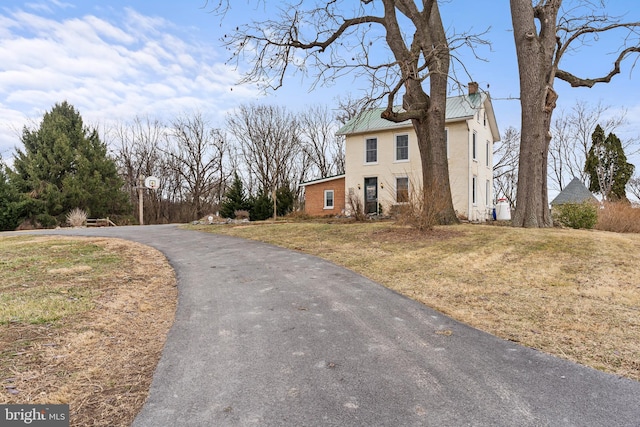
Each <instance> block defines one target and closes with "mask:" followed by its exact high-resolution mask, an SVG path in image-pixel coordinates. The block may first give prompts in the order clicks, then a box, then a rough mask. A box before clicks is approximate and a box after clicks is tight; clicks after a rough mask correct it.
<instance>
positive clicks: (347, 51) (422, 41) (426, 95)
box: [215, 0, 477, 224]
mask: <svg viewBox="0 0 640 427" xmlns="http://www.w3.org/2000/svg"><path fill="white" fill-rule="evenodd" d="M267 3H268V2H267V1H266V0H265V1H264V7H265V9H266V8H268V6H267ZM274 3H275V2H274ZM215 5H217V7H216V10H218V11H220V12H224V11H226V10H228V8H229V7H236V4H234V5H233V6H231V5H230V3H229V2H228V1H225V0H220V1H219V2H215ZM269 10H270V11H274V12H273V13H276V12H275V7H274V8H269ZM277 10H279V11H280V15H279V16H277V17H276V18H274V19H268V20H264V21H260V22H253V23H250V24H246V25H244V26H240V27H238V28H237V29H236V30H235V31H232V32H231V33H230V34H227V35H225V38H224V40H225V43H226V45H227V46H228V47H229V48H230V49H231V50H232V52H233V59H235V60H236V61H238V64H240V62H241V61H245V60H248V61H249V63H250V64H252V65H251V68H250V69H249V71H248V73H247V74H246V78H245V80H244V81H245V82H259V83H266V84H267V86H270V87H271V88H274V89H277V88H278V87H280V86H281V85H282V84H283V83H284V80H285V79H286V78H288V77H290V74H291V73H290V71H291V70H300V71H302V72H303V73H312V74H313V75H314V77H315V78H316V80H315V83H316V84H317V83H320V84H323V83H331V82H333V81H334V80H335V79H336V78H340V77H342V76H344V75H345V74H347V73H349V72H352V71H353V72H354V73H355V75H356V76H357V77H358V78H360V79H363V81H364V79H366V80H368V82H369V84H370V92H369V95H368V98H369V100H370V101H371V105H373V104H375V103H377V102H378V101H382V100H384V105H385V106H386V108H385V109H384V112H383V113H382V117H383V118H384V119H387V120H390V121H393V122H402V121H405V120H411V122H412V124H413V127H414V129H415V132H416V134H417V139H418V146H419V151H420V156H421V161H422V173H423V188H424V190H425V194H433V195H434V197H437V198H439V199H441V200H438V201H437V203H433V201H431V202H429V201H425V203H428V204H429V205H430V206H439V207H441V209H440V212H438V213H437V214H438V215H437V217H438V220H439V222H440V223H443V224H448V223H454V222H457V218H456V215H455V211H454V209H453V203H452V199H451V190H450V186H449V170H448V162H447V151H446V141H445V129H444V127H445V126H444V125H445V110H446V99H447V89H448V86H447V84H448V79H449V74H450V73H449V71H450V70H449V68H450V62H451V59H452V50H453V49H455V47H456V46H458V45H460V44H464V43H466V44H470V45H471V44H473V43H474V42H475V41H476V40H477V39H476V38H475V37H473V36H471V35H464V36H463V37H458V38H456V40H453V38H450V39H447V34H446V33H445V29H444V27H443V24H442V19H441V17H440V11H439V8H438V1H437V0H423V1H422V2H416V1H415V0H360V1H359V2H354V1H352V0H351V1H346V0H327V1H325V2H301V1H293V2H291V3H286V4H282V3H281V2H279V3H278V9H277ZM374 46H375V47H374ZM381 46H386V47H387V48H388V51H387V52H386V54H381V53H380V52H379V48H380V47H381ZM374 50H375V54H374ZM427 82H428V83H427ZM427 84H428V91H427V89H426V86H427ZM400 98H401V102H400ZM400 103H401V104H402V107H403V109H402V110H398V109H397V108H395V106H396V105H397V104H400Z"/></svg>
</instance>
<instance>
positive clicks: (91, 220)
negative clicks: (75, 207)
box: [85, 217, 116, 227]
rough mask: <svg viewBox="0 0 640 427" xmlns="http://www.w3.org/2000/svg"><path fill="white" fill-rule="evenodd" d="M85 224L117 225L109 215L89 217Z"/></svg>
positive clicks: (95, 225) (94, 225)
mask: <svg viewBox="0 0 640 427" xmlns="http://www.w3.org/2000/svg"><path fill="white" fill-rule="evenodd" d="M85 225H86V226H87V227H115V226H116V224H114V223H113V221H111V220H110V219H109V217H106V218H87V220H86V221H85Z"/></svg>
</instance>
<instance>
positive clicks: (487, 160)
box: [484, 141, 491, 167]
mask: <svg viewBox="0 0 640 427" xmlns="http://www.w3.org/2000/svg"><path fill="white" fill-rule="evenodd" d="M490 148H491V143H490V142H489V141H487V143H486V144H485V153H484V160H485V163H486V166H487V167H489V160H490V159H491V157H489V153H490V152H491V150H490Z"/></svg>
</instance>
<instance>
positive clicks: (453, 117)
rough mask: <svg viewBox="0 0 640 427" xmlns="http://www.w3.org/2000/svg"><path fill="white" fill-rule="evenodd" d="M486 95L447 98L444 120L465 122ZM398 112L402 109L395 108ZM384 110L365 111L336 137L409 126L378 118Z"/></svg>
mask: <svg viewBox="0 0 640 427" xmlns="http://www.w3.org/2000/svg"><path fill="white" fill-rule="evenodd" d="M488 98H489V97H488V95H487V94H486V93H475V94H473V95H460V96H452V97H449V98H447V111H446V115H445V120H446V121H447V122H454V121H458V120H467V119H469V118H471V117H473V115H474V114H475V113H476V111H477V109H478V108H480V107H481V106H482V104H483V103H484V102H485V101H486V100H487V99H488ZM397 108H398V111H402V108H400V107H397ZM383 111H384V108H375V109H372V110H367V111H365V112H363V113H362V114H360V115H359V116H358V117H355V118H353V119H351V120H349V121H348V122H347V123H346V124H345V125H344V126H343V127H342V128H340V130H338V135H349V134H354V133H362V132H371V131H378V130H388V129H398V128H404V127H407V126H411V121H410V120H406V121H404V122H401V123H394V122H391V121H389V120H385V119H383V118H381V117H380V114H381V113H382V112H383Z"/></svg>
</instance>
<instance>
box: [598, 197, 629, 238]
mask: <svg viewBox="0 0 640 427" xmlns="http://www.w3.org/2000/svg"><path fill="white" fill-rule="evenodd" d="M596 228H597V229H598V230H603V231H613V232H616V233H640V208H634V207H633V206H631V204H629V203H626V202H616V203H605V204H604V206H603V208H602V209H599V210H598V222H597V223H596Z"/></svg>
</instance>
